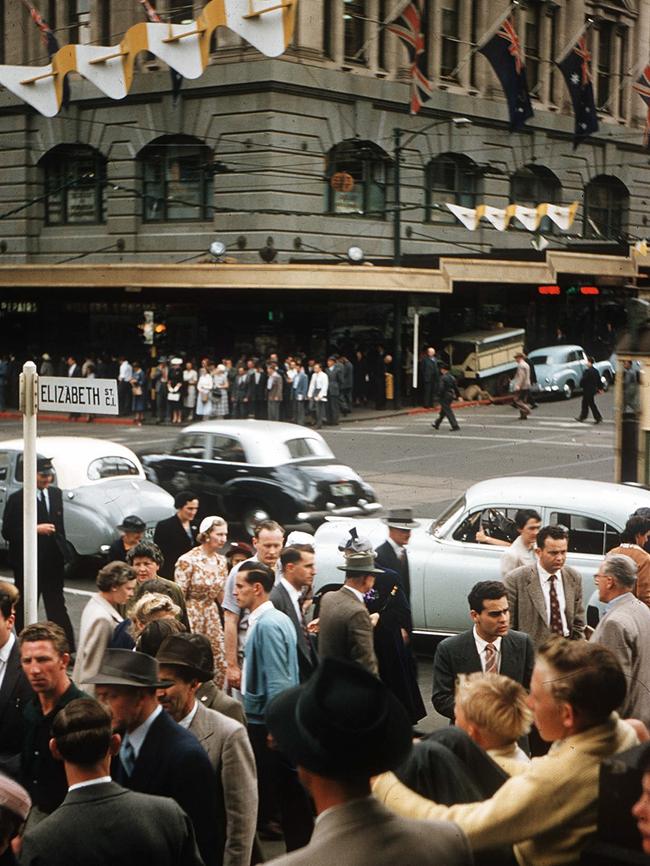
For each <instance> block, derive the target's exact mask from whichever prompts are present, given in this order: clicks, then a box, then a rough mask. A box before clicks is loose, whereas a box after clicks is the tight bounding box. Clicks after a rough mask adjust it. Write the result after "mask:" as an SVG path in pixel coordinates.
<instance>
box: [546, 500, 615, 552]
mask: <svg viewBox="0 0 650 866" xmlns="http://www.w3.org/2000/svg"><path fill="white" fill-rule="evenodd" d="M551 523H559V524H560V525H561V526H566V528H567V529H568V530H569V553H590V554H592V555H594V556H604V555H605V553H607V551H608V550H611V549H612V547H617V546H618V545H619V544H620V543H621V537H620V535H619V533H618V530H616V529H615V528H614V527H613V526H610V525H609V523H605V522H604V521H602V520H598V519H597V518H594V517H586V516H585V515H584V514H571V513H570V512H567V511H552V512H551Z"/></svg>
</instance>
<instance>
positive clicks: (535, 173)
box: [510, 165, 562, 233]
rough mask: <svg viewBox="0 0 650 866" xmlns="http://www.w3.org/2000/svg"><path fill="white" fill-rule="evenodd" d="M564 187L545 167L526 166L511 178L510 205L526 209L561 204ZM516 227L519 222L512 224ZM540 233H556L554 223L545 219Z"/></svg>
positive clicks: (540, 227)
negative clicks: (518, 205)
mask: <svg viewBox="0 0 650 866" xmlns="http://www.w3.org/2000/svg"><path fill="white" fill-rule="evenodd" d="M561 190H562V185H561V183H560V180H559V178H558V177H557V176H556V175H555V174H553V172H552V171H551V170H550V169H548V168H545V167H544V166H543V165H525V166H524V167H523V168H520V169H518V170H517V171H516V172H515V173H514V174H513V175H512V176H511V177H510V203H511V204H520V205H524V206H525V207H537V205H538V204H547V203H548V204H559V202H560V199H561ZM511 225H512V226H514V227H516V226H518V225H519V224H518V223H517V222H514V223H511ZM539 231H541V232H546V233H548V232H552V231H554V223H553V222H552V221H551V220H550V219H549V218H548V217H544V218H543V219H542V221H541V223H540V224H539Z"/></svg>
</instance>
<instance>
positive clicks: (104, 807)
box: [0, 699, 203, 866]
mask: <svg viewBox="0 0 650 866" xmlns="http://www.w3.org/2000/svg"><path fill="white" fill-rule="evenodd" d="M49 748H50V751H51V752H52V754H53V755H54V757H55V758H56V759H57V760H58V761H59V762H62V764H63V766H64V768H65V775H66V778H67V782H68V793H67V795H66V798H65V800H64V801H63V803H62V804H61V806H60V807H59V808H58V809H57V810H56V811H55V812H53V813H52V815H49V816H48V817H47V818H46V819H45V820H44V821H42V822H41V823H40V824H39V825H38V826H37V827H33V828H31V827H30V828H29V829H28V831H27V833H26V835H25V839H24V842H23V848H22V852H21V860H20V862H21V863H22V864H28V866H43V864H47V866H71V864H77V863H84V864H86V866H113V864H117V863H119V864H120V866H142V864H143V863H154V864H155V866H201V864H202V863H203V861H202V860H201V857H200V856H199V852H198V849H197V846H196V839H195V836H194V830H193V828H192V823H191V821H190V820H189V818H188V816H187V815H186V814H185V813H184V812H183V810H182V809H181V808H180V807H179V806H178V804H177V803H175V802H174V801H173V800H170V799H168V798H166V797H152V796H149V795H147V794H138V793H135V792H134V791H129V790H127V789H126V788H123V787H122V786H121V785H118V784H116V783H115V782H112V781H111V776H110V765H111V758H112V757H113V756H114V755H116V754H117V753H118V751H119V748H120V737H119V735H118V734H112V733H111V717H110V714H109V713H108V712H107V710H106V709H105V708H104V707H102V706H101V704H99V703H97V701H94V700H92V699H79V700H75V701H72V702H71V703H69V704H68V705H67V706H66V707H64V708H63V710H61V712H60V713H59V715H58V716H57V717H56V719H55V721H54V723H53V725H52V739H51V740H50V743H49ZM0 788H1V782H0ZM0 796H1V795H0Z"/></svg>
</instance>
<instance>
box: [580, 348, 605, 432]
mask: <svg viewBox="0 0 650 866" xmlns="http://www.w3.org/2000/svg"><path fill="white" fill-rule="evenodd" d="M594 363H595V359H594V358H592V357H591V355H590V356H589V357H588V358H587V369H586V370H585V371H584V373H583V374H582V379H580V387H581V388H582V405H581V406H580V414H579V415H578V417H577V418H576V421H586V420H587V415H588V414H589V410H590V409H591V414H592V415H593V416H594V423H595V424H601V423H602V421H603V416H602V415H601V414H600V412H599V411H598V406H596V401H595V399H594V398H595V396H596V394H600V393H602V390H603V383H602V381H601V378H600V373H599V372H598V370H597V369H596V368H595V367H594Z"/></svg>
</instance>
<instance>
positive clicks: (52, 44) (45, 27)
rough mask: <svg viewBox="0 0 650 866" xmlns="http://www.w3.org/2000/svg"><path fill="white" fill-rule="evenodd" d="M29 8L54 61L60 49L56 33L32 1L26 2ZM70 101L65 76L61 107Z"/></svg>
mask: <svg viewBox="0 0 650 866" xmlns="http://www.w3.org/2000/svg"><path fill="white" fill-rule="evenodd" d="M25 5H26V7H27V9H29V14H30V15H31V17H32V21H33V22H34V24H35V25H36V26H37V27H38V29H39V30H40V31H41V40H42V42H43V45H44V46H45V48H46V50H47V56H48V57H49V58H50V62H52V58H53V57H54V55H55V54H56V52H57V51H58V50H59V40H58V39H57V38H56V36H55V35H54V32H53V30H52V28H51V27H50V25H49V24H48V23H47V21H45V19H44V18H43V16H42V15H41V14H40V12H39V11H38V9H36V8H35V7H34V6H32V4H31V3H26V4H25ZM69 102H70V85H69V84H68V79H67V78H65V79H64V81H63V99H62V102H61V108H67V107H68V103H69Z"/></svg>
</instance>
